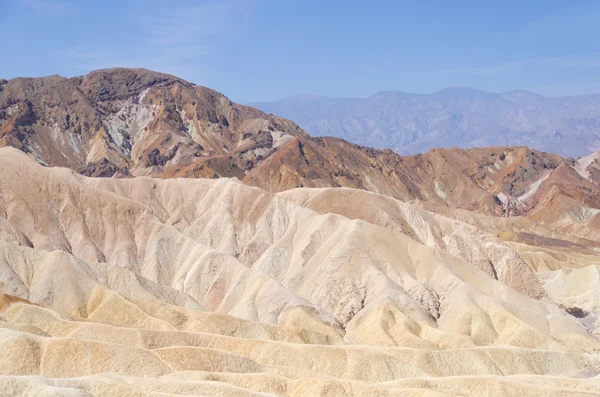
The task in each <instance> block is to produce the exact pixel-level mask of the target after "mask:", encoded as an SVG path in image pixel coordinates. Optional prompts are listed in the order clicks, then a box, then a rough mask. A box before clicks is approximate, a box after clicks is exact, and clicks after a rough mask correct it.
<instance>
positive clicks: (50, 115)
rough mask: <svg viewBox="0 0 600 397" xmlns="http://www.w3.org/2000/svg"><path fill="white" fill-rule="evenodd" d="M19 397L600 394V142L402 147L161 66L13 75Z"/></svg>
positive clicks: (1, 194) (0, 204) (6, 89)
mask: <svg viewBox="0 0 600 397" xmlns="http://www.w3.org/2000/svg"><path fill="white" fill-rule="evenodd" d="M0 146H2V147H0V352H2V354H1V355H0V396H2V397H3V396H4V395H7V396H77V397H89V396H136V397H137V396H152V397H154V396H184V395H185V396H256V397H258V396H262V397H264V396H290V397H300V396H302V397H304V396H336V397H337V396H347V397H350V396H373V397H380V396H381V397H384V396H385V397H391V396H436V397H438V396H473V397H475V396H481V395H486V394H489V395H506V396H519V397H526V396H546V395H552V396H569V397H570V396H591V395H598V394H600V338H599V335H600V320H599V315H600V294H599V293H598V291H599V290H600V151H598V152H594V153H591V154H589V155H587V156H585V157H582V158H580V159H578V160H573V159H568V158H563V157H561V156H560V155H558V154H552V153H543V152H541V151H539V150H536V149H532V148H528V147H523V146H519V147H513V146H499V147H486V148H479V149H468V150H463V149H456V148H454V149H435V150H431V151H429V152H427V153H424V154H421V155H412V156H401V155H399V154H396V153H394V152H392V151H390V150H378V149H373V148H369V147H365V146H360V145H357V144H355V143H351V142H348V141H345V140H343V139H339V138H331V137H325V138H321V137H312V136H310V135H309V134H308V133H306V132H305V131H304V130H302V129H301V128H300V127H298V126H297V125H296V124H294V123H293V122H291V121H289V120H286V119H283V118H280V117H278V116H273V115H267V114H265V113H263V112H261V111H259V110H257V109H253V108H250V107H246V106H241V105H238V104H235V103H233V102H231V101H230V100H229V99H228V98H226V97H225V96H223V95H222V94H219V93H218V92H216V91H213V90H211V89H208V88H205V87H200V86H196V85H195V84H192V83H189V82H187V81H185V80H182V79H179V78H177V77H174V76H170V75H165V74H161V73H157V72H152V71H148V70H143V69H119V68H117V69H108V70H100V71H95V72H92V73H90V74H88V75H86V76H81V77H75V78H70V79H67V78H62V77H59V76H51V77H46V78H40V79H14V80H10V81H5V82H2V83H1V84H0Z"/></svg>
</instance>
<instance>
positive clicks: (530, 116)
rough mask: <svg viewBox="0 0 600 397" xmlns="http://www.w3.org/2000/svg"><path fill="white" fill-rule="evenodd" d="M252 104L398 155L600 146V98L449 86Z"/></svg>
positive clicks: (318, 131) (578, 151) (584, 150)
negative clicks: (426, 91) (448, 150)
mask: <svg viewBox="0 0 600 397" xmlns="http://www.w3.org/2000/svg"><path fill="white" fill-rule="evenodd" d="M252 106H256V107H257V108H259V109H261V110H263V111H265V112H267V113H274V114H277V115H279V116H282V117H286V118H288V119H290V120H293V121H295V122H296V123H298V124H299V125H300V126H301V127H302V128H304V129H305V130H306V131H308V132H309V133H310V134H312V135H315V136H335V137H339V138H342V139H346V140H348V141H351V142H354V143H357V144H360V145H364V146H370V147H374V148H390V149H392V150H394V151H396V152H397V153H399V154H416V153H424V152H426V151H428V150H429V149H431V148H435V147H442V148H446V147H460V148H471V147H485V146H505V145H509V146H528V147H531V148H535V149H538V150H541V151H545V152H549V153H557V154H560V155H562V156H565V157H574V158H577V157H579V156H584V155H587V154H589V153H591V152H593V151H595V150H598V149H600V95H581V96H564V97H544V96H541V95H538V94H535V93H532V92H527V91H509V92H505V93H502V94H496V93H490V92H486V91H481V90H477V89H472V88H446V89H443V90H440V91H437V92H434V93H432V94H410V93H403V92H399V91H383V92H378V93H376V94H374V95H372V96H370V97H368V98H330V97H319V96H313V95H298V96H293V97H289V98H286V99H282V100H278V101H274V102H261V103H253V104H252Z"/></svg>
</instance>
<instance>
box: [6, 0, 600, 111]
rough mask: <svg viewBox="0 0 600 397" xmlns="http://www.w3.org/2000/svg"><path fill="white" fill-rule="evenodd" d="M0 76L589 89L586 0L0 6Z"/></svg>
mask: <svg viewBox="0 0 600 397" xmlns="http://www.w3.org/2000/svg"><path fill="white" fill-rule="evenodd" d="M0 35H1V37H2V41H1V44H0V78H12V77H17V76H44V75H50V74H60V75H62V76H75V75H81V74H84V73H86V72H88V71H90V70H94V69H99V68H106V67H112V66H126V67H145V68H148V69H153V70H158V71H163V72H169V73H172V74H175V75H177V76H180V77H183V78H186V79H188V80H190V81H192V82H194V83H196V84H199V85H206V86H209V87H211V88H214V89H216V90H218V91H220V92H223V93H224V94H226V95H227V96H229V97H230V98H231V99H233V100H236V101H242V102H248V101H257V100H272V99H279V98H282V97H286V96H289V95H293V94H299V93H313V94H318V95H329V96H368V95H371V94H373V93H375V92H377V91H381V90H401V91H407V92H422V93H428V92H433V91H436V90H439V89H441V88H444V87H448V86H469V87H476V88H480V89H484V90H488V91H494V92H501V91H507V90H512V89H526V90H531V91H535V92H539V93H542V94H546V95H563V94H583V93H600V1H567V0H562V1H551V0H545V1H533V0H529V1H523V0H520V1H485V0H479V1H460V0H455V1H391V0H390V1H377V0H372V1H353V0H345V1H342V0H335V1H334V0H331V1H326V0H320V1H317V0H208V1H205V0H198V1H173V0H171V1H156V0H143V1H142V0H139V1H126V0H118V1H116V0H114V1H113V0H111V1H106V0H105V1H92V0H89V1H86V0H78V1H75V0H73V1H70V0H48V1H45V0H0Z"/></svg>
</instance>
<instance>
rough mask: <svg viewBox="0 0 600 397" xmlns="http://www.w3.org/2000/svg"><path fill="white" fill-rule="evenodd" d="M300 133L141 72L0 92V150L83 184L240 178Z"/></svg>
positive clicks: (206, 92)
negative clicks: (94, 179) (92, 180)
mask: <svg viewBox="0 0 600 397" xmlns="http://www.w3.org/2000/svg"><path fill="white" fill-rule="evenodd" d="M305 134H306V133H305V132H304V131H302V130H301V129H300V128H298V127H297V126H296V125H295V124H293V123H291V122H289V121H287V120H284V119H281V118H278V117H274V116H268V115H265V114H264V113H262V112H260V111H258V110H256V109H252V108H249V107H245V106H240V105H236V104H234V103H232V102H231V101H230V100H229V99H227V98H226V97H225V96H223V95H221V94H219V93H217V92H215V91H213V90H210V89H208V88H205V87H198V86H196V85H194V84H191V83H189V82H187V81H184V80H182V79H178V78H176V77H174V76H170V75H167V74H162V73H156V72H152V71H148V70H143V69H122V68H116V69H107V70H99V71H95V72H92V73H89V74H88V75H86V76H82V77H75V78H70V79H66V78H62V77H59V76H50V77H45V78H37V79H22V78H18V79H13V80H10V81H6V82H5V83H3V84H0V146H14V147H16V148H18V149H21V150H23V151H25V152H26V153H29V154H30V155H31V156H33V157H34V158H35V159H36V160H37V161H38V162H40V164H44V165H49V166H61V167H69V168H72V169H75V170H77V171H78V172H81V173H82V174H84V175H92V176H112V175H122V176H129V175H154V176H160V175H165V176H169V175H171V174H175V173H176V174H178V175H180V174H184V175H194V176H204V177H219V176H228V177H231V176H237V177H242V176H243V175H244V172H245V171H246V170H248V169H249V168H251V167H252V165H253V164H254V163H255V162H260V161H261V159H262V158H263V157H266V156H267V155H268V154H269V153H271V152H272V151H273V150H275V149H276V148H277V147H278V146H279V145H281V144H282V143H283V142H285V141H286V140H287V139H289V138H291V137H295V136H298V135H305Z"/></svg>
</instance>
